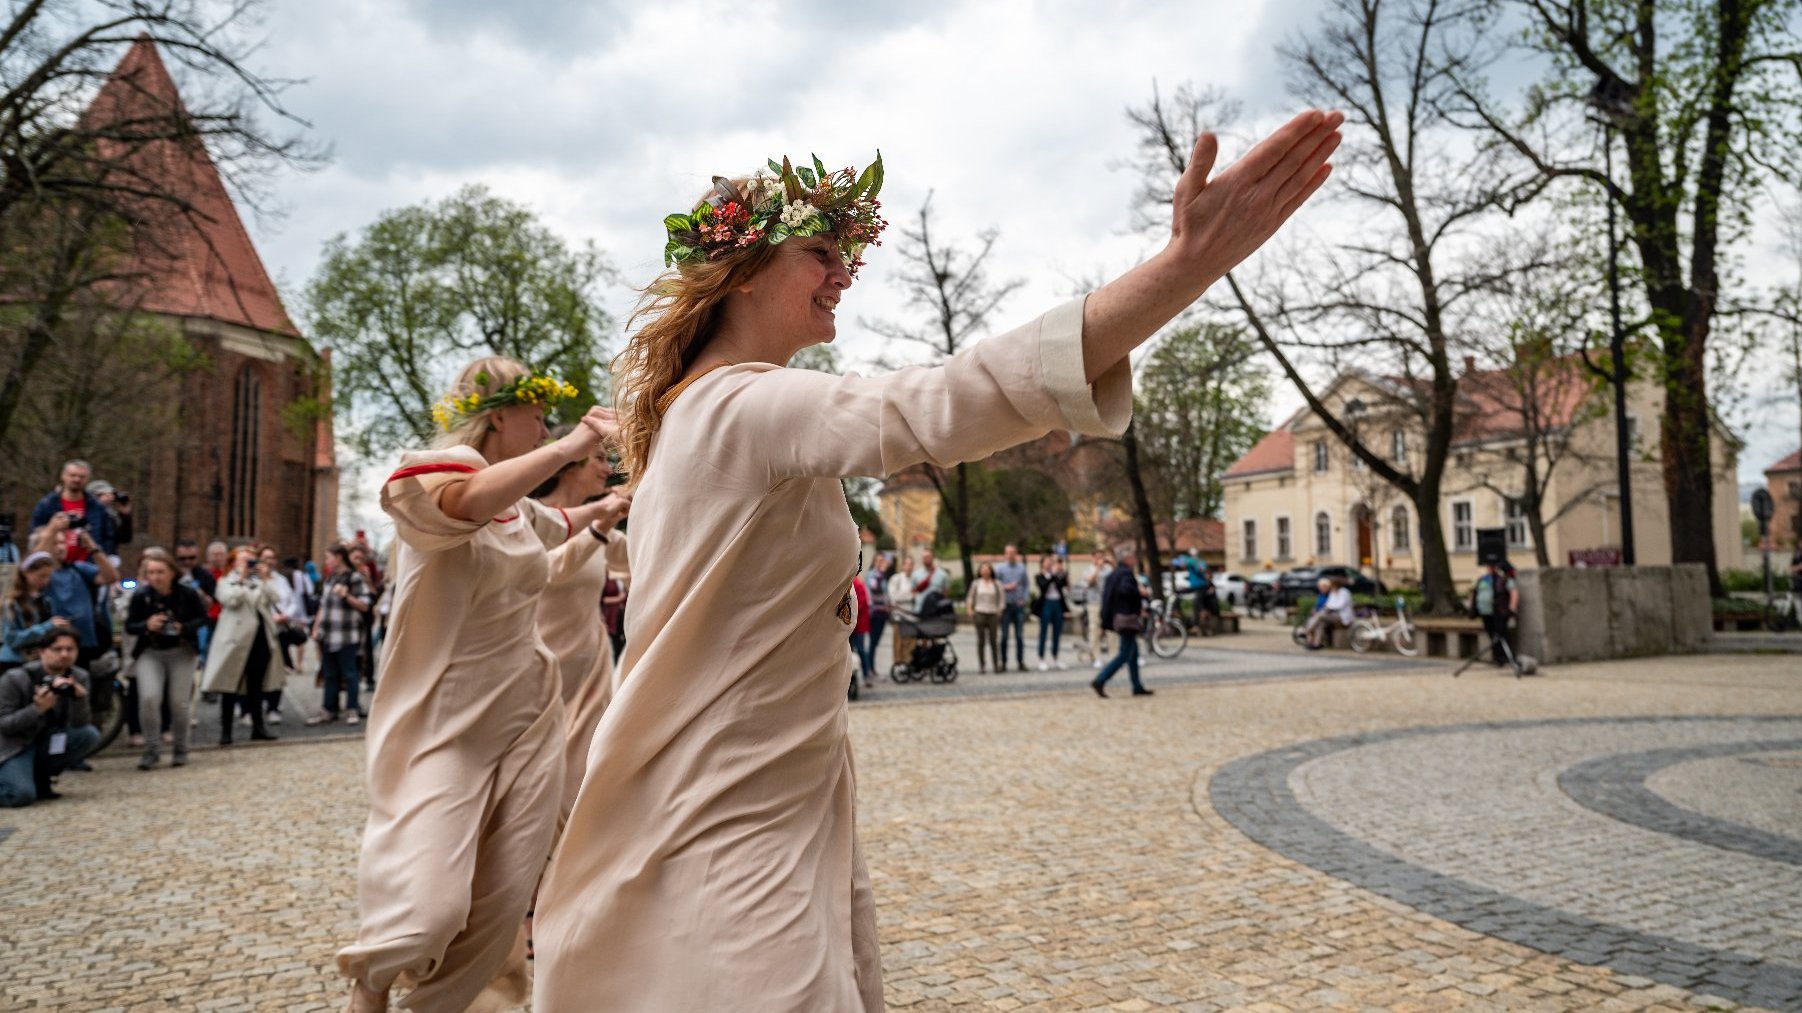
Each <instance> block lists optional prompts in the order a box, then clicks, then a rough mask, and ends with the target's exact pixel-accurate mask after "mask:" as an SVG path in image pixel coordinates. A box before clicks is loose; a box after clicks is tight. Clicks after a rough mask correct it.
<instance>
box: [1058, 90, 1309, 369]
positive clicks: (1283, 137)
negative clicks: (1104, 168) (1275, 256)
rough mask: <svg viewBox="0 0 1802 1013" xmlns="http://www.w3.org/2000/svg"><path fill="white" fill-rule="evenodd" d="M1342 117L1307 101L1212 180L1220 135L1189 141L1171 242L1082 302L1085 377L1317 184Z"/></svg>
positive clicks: (1212, 277) (1235, 259) (1252, 243)
mask: <svg viewBox="0 0 1802 1013" xmlns="http://www.w3.org/2000/svg"><path fill="white" fill-rule="evenodd" d="M1344 121H1345V117H1344V115H1343V114H1340V113H1323V112H1321V111H1319V110H1317V109H1310V110H1308V111H1307V112H1305V113H1302V114H1301V115H1299V116H1297V117H1295V118H1294V119H1292V120H1290V121H1289V122H1288V123H1286V124H1284V125H1283V126H1282V127H1281V128H1280V129H1278V130H1277V131H1276V132H1275V133H1273V134H1271V135H1270V136H1269V137H1266V138H1265V139H1264V140H1263V141H1261V142H1260V143H1259V144H1258V145H1257V147H1255V148H1252V149H1251V150H1250V151H1249V152H1246V154H1245V157H1244V158H1241V159H1239V160H1238V161H1237V162H1234V163H1233V164H1232V165H1230V166H1228V167H1227V168H1226V169H1224V170H1222V171H1221V172H1220V174H1219V175H1217V176H1215V177H1213V178H1212V179H1209V178H1208V174H1209V173H1210V172H1212V171H1213V168H1214V158H1215V156H1216V155H1218V154H1219V151H1220V144H1219V141H1218V140H1216V139H1215V137H1214V135H1213V134H1202V135H1201V137H1200V138H1199V139H1197V140H1196V142H1195V150H1194V152H1193V153H1191V155H1190V157H1189V168H1188V171H1186V172H1184V173H1183V175H1182V178H1181V179H1180V180H1178V181H1177V184H1176V195H1175V200H1173V201H1172V202H1171V220H1170V241H1169V243H1168V244H1166V245H1165V247H1164V248H1163V249H1162V250H1161V251H1159V252H1158V253H1157V255H1155V256H1153V257H1152V258H1151V259H1150V260H1147V261H1146V262H1145V263H1143V264H1140V265H1139V266H1138V267H1135V268H1133V269H1132V270H1130V271H1128V272H1126V273H1125V274H1123V275H1121V276H1120V277H1118V278H1116V279H1114V280H1113V281H1111V282H1109V283H1108V284H1106V285H1103V286H1102V287H1101V288H1099V289H1097V290H1096V291H1095V293H1094V294H1093V295H1091V296H1089V299H1088V301H1087V302H1086V303H1085V304H1084V306H1083V318H1082V346H1083V373H1084V375H1085V376H1086V377H1087V378H1088V380H1089V382H1090V383H1093V382H1095V381H1096V380H1097V379H1099V378H1100V377H1101V376H1102V374H1104V373H1106V372H1107V371H1108V370H1109V369H1110V368H1112V367H1113V366H1114V364H1115V363H1117V362H1119V361H1120V360H1121V359H1124V358H1125V357H1126V355H1127V353H1129V352H1131V351H1132V350H1133V349H1135V348H1137V347H1139V345H1140V344H1141V343H1143V342H1144V341H1145V339H1147V338H1149V337H1151V336H1152V335H1153V334H1155V333H1156V332H1157V330H1158V328H1160V327H1163V326H1164V325H1165V324H1167V323H1169V322H1170V321H1171V320H1173V319H1175V317H1176V315H1177V314H1178V313H1181V312H1182V311H1183V310H1185V309H1188V308H1189V306H1190V305H1191V304H1192V303H1194V302H1195V300H1197V299H1199V298H1201V294H1202V293H1203V292H1205V291H1207V289H1208V286H1210V285H1212V284H1214V283H1215V282H1216V281H1219V280H1220V279H1221V278H1222V277H1225V275H1226V272H1228V271H1230V270H1232V269H1233V268H1234V267H1236V266H1237V265H1238V264H1239V262H1240V261H1242V260H1244V259H1245V258H1246V257H1249V256H1251V254H1252V253H1253V252H1254V251H1256V250H1257V248H1258V247H1260V246H1263V245H1264V243H1265V241H1267V240H1268V239H1269V238H1270V237H1271V236H1273V235H1275V234H1276V230H1277V229H1278V228H1280V227H1281V226H1282V224H1283V223H1284V222H1286V221H1288V220H1289V216H1290V215H1292V214H1294V213H1295V211H1296V209H1297V208H1299V207H1301V206H1302V204H1303V203H1304V202H1305V201H1307V199H1308V198H1309V197H1310V196H1312V195H1313V194H1314V191H1316V190H1318V189H1320V185H1321V184H1322V183H1324V182H1326V178H1327V175H1328V174H1329V173H1330V172H1331V171H1332V166H1330V165H1328V164H1327V158H1328V157H1329V156H1331V155H1332V153H1333V150H1334V149H1335V148H1337V147H1338V146H1339V125H1340V124H1341V123H1343V122H1344Z"/></svg>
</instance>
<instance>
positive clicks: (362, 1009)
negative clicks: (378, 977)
mask: <svg viewBox="0 0 1802 1013" xmlns="http://www.w3.org/2000/svg"><path fill="white" fill-rule="evenodd" d="M344 1013H388V993H386V992H377V991H376V990H375V989H373V988H370V987H369V986H368V985H365V984H363V983H362V982H360V981H358V982H353V983H351V986H350V1005H348V1006H346V1007H344Z"/></svg>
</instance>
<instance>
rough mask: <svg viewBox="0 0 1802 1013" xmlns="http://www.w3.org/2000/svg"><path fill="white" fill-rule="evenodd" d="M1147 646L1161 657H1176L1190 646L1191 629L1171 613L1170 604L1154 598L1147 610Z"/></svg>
mask: <svg viewBox="0 0 1802 1013" xmlns="http://www.w3.org/2000/svg"><path fill="white" fill-rule="evenodd" d="M1145 646H1147V647H1149V648H1151V653H1153V654H1155V655H1157V656H1158V657H1160V658H1165V659H1168V658H1174V657H1176V656H1177V655H1179V654H1181V653H1183V648H1185V647H1188V646H1189V631H1188V630H1187V629H1185V628H1184V626H1183V624H1182V621H1181V620H1179V619H1177V618H1176V617H1173V616H1172V615H1171V614H1170V605H1169V603H1168V602H1166V601H1165V600H1164V599H1162V598H1153V599H1152V600H1151V604H1150V605H1149V606H1148V607H1147V608H1146V610H1145Z"/></svg>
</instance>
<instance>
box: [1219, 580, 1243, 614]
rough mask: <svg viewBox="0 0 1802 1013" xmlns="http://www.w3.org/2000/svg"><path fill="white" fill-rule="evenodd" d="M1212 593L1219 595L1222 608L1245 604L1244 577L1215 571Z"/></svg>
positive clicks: (1237, 606)
mask: <svg viewBox="0 0 1802 1013" xmlns="http://www.w3.org/2000/svg"><path fill="white" fill-rule="evenodd" d="M1214 593H1215V594H1218V595H1219V596H1220V605H1221V607H1222V608H1239V607H1240V606H1242V605H1244V604H1245V578H1244V577H1241V576H1239V575H1238V574H1236V573H1216V574H1214Z"/></svg>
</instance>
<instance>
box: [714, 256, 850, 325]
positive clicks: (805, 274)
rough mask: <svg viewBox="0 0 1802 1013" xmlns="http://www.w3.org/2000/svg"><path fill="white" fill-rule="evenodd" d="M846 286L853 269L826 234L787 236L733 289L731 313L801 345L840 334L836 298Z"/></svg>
mask: <svg viewBox="0 0 1802 1013" xmlns="http://www.w3.org/2000/svg"><path fill="white" fill-rule="evenodd" d="M850 287H851V272H850V271H848V270H846V269H845V262H844V260H843V259H842V258H841V257H840V255H839V251H838V244H837V242H836V241H835V240H834V238H833V237H832V235H831V234H830V233H822V234H820V235H817V236H807V237H804V238H798V239H789V240H788V241H787V242H784V243H783V244H782V245H781V246H779V247H777V248H776V252H775V255H774V256H772V257H771V258H770V262H769V264H768V265H767V266H765V267H764V269H763V270H762V271H759V272H758V273H757V274H756V275H755V276H753V277H752V278H751V280H750V281H748V282H746V283H745V284H743V285H741V286H739V287H738V288H737V289H736V290H734V292H733V293H732V296H731V299H732V301H733V302H734V303H735V306H734V307H733V312H734V313H736V314H738V315H740V316H741V317H742V318H743V320H744V322H745V323H746V324H747V325H749V326H750V327H752V328H754V329H755V330H757V331H760V332H762V333H765V334H781V335H784V336H786V337H788V338H789V339H790V340H791V342H792V343H793V345H794V347H795V349H796V350H799V349H802V348H806V347H807V346H808V345H818V344H823V343H825V342H828V341H831V340H832V339H833V338H834V337H836V336H837V335H838V318H837V316H836V313H837V310H838V303H839V298H840V297H841V296H842V295H843V294H844V292H845V290H846V289H848V288H850Z"/></svg>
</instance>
